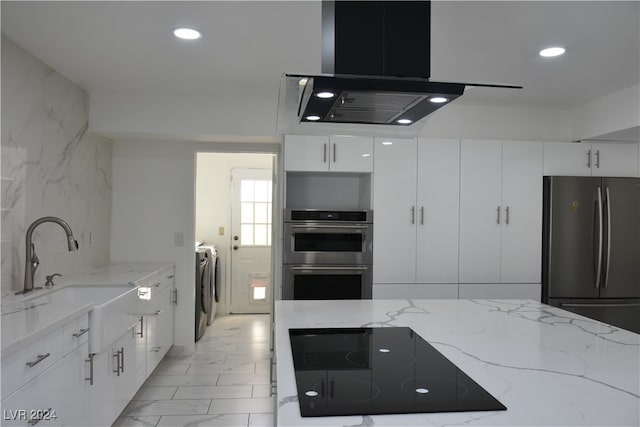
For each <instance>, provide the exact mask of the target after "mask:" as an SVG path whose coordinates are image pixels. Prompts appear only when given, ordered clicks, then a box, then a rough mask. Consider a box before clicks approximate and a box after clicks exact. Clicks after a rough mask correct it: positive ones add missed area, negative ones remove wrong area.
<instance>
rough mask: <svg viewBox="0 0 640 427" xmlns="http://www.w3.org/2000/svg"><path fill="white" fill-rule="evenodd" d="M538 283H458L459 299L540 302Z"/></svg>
mask: <svg viewBox="0 0 640 427" xmlns="http://www.w3.org/2000/svg"><path fill="white" fill-rule="evenodd" d="M540 292H541V287H540V284H539V283H460V285H459V295H460V299H532V300H534V301H540Z"/></svg>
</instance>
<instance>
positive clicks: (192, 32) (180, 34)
mask: <svg viewBox="0 0 640 427" xmlns="http://www.w3.org/2000/svg"><path fill="white" fill-rule="evenodd" d="M173 35H174V36H176V37H177V38H179V39H182V40H198V39H199V38H202V32H200V31H198V30H196V29H194V28H176V29H175V30H173Z"/></svg>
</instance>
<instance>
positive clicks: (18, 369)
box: [2, 328, 63, 399]
mask: <svg viewBox="0 0 640 427" xmlns="http://www.w3.org/2000/svg"><path fill="white" fill-rule="evenodd" d="M62 334H63V328H59V329H57V330H56V331H53V332H52V333H50V334H49V335H48V336H46V337H44V338H43V339H41V340H39V341H38V342H34V343H33V344H30V345H28V346H27V347H25V348H23V349H22V350H20V351H18V352H16V353H14V354H12V355H11V356H8V357H7V358H5V359H2V398H3V399H4V398H5V397H6V396H8V395H10V394H11V393H13V392H14V391H16V390H17V389H18V388H20V387H21V386H22V385H23V384H25V383H26V382H28V381H29V380H31V379H32V378H34V377H35V376H36V375H38V374H39V373H41V372H42V371H44V370H45V369H47V368H48V367H50V366H52V365H53V364H54V363H56V362H57V361H58V360H60V358H61V357H62V356H63V335H62Z"/></svg>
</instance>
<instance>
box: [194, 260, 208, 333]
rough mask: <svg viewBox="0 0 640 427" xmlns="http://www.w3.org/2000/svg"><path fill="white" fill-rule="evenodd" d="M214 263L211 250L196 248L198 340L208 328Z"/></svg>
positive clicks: (196, 331) (196, 321)
mask: <svg viewBox="0 0 640 427" xmlns="http://www.w3.org/2000/svg"><path fill="white" fill-rule="evenodd" d="M211 276H212V264H211V254H210V251H208V250H204V249H200V248H197V249H196V289H195V293H196V298H195V301H196V305H195V339H196V341H198V340H199V339H200V338H202V336H203V335H204V332H205V330H206V329H207V322H208V313H209V311H210V310H211V296H212V293H211V289H212V288H211Z"/></svg>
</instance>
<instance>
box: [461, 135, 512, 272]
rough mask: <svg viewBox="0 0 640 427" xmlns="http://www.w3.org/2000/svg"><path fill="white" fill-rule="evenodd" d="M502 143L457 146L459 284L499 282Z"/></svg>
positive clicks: (501, 216) (472, 142) (480, 142)
mask: <svg viewBox="0 0 640 427" xmlns="http://www.w3.org/2000/svg"><path fill="white" fill-rule="evenodd" d="M501 185H502V141H480V140H477V141H476V140H462V142H461V146H460V283H499V282H500V224H501V223H502V221H503V220H504V218H503V215H502V206H501Z"/></svg>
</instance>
